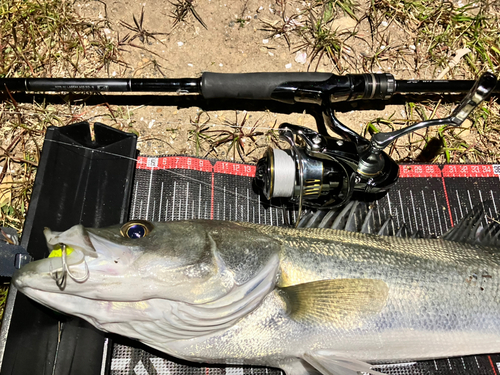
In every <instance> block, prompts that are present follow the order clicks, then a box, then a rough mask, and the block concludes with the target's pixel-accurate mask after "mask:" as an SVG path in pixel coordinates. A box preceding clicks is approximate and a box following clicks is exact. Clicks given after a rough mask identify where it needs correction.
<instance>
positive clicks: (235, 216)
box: [234, 186, 238, 221]
mask: <svg viewBox="0 0 500 375" xmlns="http://www.w3.org/2000/svg"><path fill="white" fill-rule="evenodd" d="M234 221H238V186H235V187H234Z"/></svg>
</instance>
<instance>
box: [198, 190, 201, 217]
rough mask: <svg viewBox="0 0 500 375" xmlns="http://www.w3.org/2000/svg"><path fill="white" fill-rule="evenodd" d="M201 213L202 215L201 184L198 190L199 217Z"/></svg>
mask: <svg viewBox="0 0 500 375" xmlns="http://www.w3.org/2000/svg"><path fill="white" fill-rule="evenodd" d="M200 215H201V184H200V187H199V190H198V219H200V218H201V217H200Z"/></svg>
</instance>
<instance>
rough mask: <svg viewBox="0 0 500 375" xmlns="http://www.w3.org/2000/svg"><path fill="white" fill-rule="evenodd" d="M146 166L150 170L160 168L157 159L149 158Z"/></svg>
mask: <svg viewBox="0 0 500 375" xmlns="http://www.w3.org/2000/svg"><path fill="white" fill-rule="evenodd" d="M146 165H147V166H148V167H150V168H156V167H158V159H157V158H148V161H147V162H146Z"/></svg>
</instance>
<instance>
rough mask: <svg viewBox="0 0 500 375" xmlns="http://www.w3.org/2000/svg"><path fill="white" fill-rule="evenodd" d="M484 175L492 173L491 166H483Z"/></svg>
mask: <svg viewBox="0 0 500 375" xmlns="http://www.w3.org/2000/svg"><path fill="white" fill-rule="evenodd" d="M483 173H491V168H490V166H489V165H483Z"/></svg>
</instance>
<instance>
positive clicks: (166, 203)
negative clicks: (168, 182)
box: [165, 199, 168, 221]
mask: <svg viewBox="0 0 500 375" xmlns="http://www.w3.org/2000/svg"><path fill="white" fill-rule="evenodd" d="M167 215H168V199H167V201H166V202H165V221H167V217H168V216H167Z"/></svg>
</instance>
